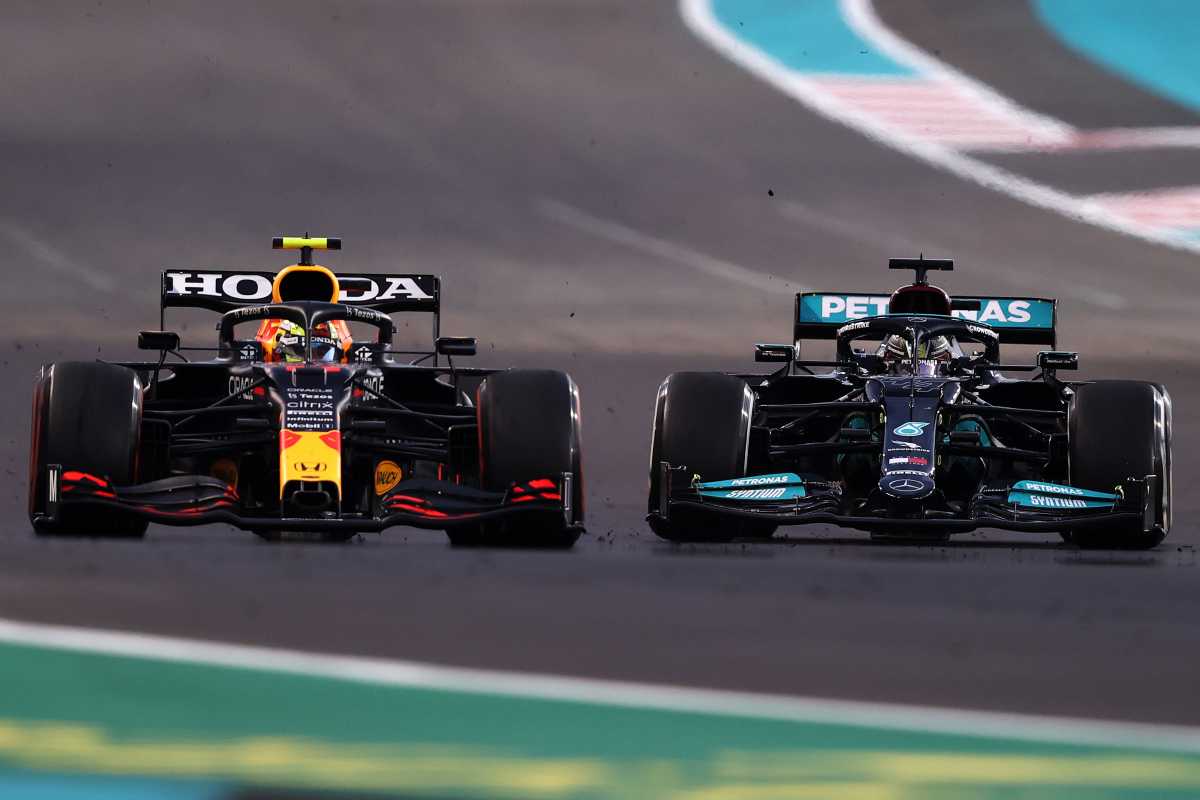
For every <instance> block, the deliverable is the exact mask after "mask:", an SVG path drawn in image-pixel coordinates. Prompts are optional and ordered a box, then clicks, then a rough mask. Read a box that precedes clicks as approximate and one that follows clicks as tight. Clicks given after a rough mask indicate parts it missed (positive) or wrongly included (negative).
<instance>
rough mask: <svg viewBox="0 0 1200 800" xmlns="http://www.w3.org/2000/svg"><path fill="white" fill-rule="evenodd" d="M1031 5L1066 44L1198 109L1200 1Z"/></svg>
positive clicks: (1083, 0) (1084, 0)
mask: <svg viewBox="0 0 1200 800" xmlns="http://www.w3.org/2000/svg"><path fill="white" fill-rule="evenodd" d="M1033 5H1034V9H1035V10H1036V11H1037V14H1038V17H1039V18H1040V19H1041V21H1042V23H1043V24H1044V25H1045V26H1046V27H1047V28H1048V29H1049V30H1050V31H1051V32H1052V33H1054V34H1055V35H1056V36H1057V37H1058V38H1059V39H1061V40H1062V41H1063V42H1064V43H1065V44H1066V45H1067V46H1068V47H1071V48H1072V49H1074V50H1075V51H1077V52H1078V53H1080V54H1081V55H1083V56H1084V57H1086V58H1088V59H1090V60H1091V61H1094V62H1096V63H1098V64H1101V65H1102V66H1104V67H1107V68H1108V69H1110V70H1112V71H1113V72H1116V73H1117V74H1118V75H1120V76H1121V77H1123V78H1125V79H1127V80H1129V81H1131V82H1132V83H1135V84H1137V85H1138V86H1141V87H1142V88H1144V89H1147V90H1148V91H1151V92H1154V93H1155V94H1158V95H1160V96H1162V97H1166V98H1168V99H1170V100H1174V101H1175V102H1177V103H1181V104H1183V105H1185V106H1188V107H1189V108H1191V109H1193V110H1195V111H1198V112H1200V47H1198V46H1197V42H1200V2H1196V0H1035V2H1034V4H1033Z"/></svg>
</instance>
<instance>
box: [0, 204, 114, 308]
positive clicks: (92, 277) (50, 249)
mask: <svg viewBox="0 0 1200 800" xmlns="http://www.w3.org/2000/svg"><path fill="white" fill-rule="evenodd" d="M0 235H3V236H4V237H5V238H6V239H8V240H9V241H10V242H12V243H13V244H14V245H16V246H17V247H19V248H21V249H22V250H24V251H25V252H26V253H27V254H28V255H29V256H30V257H31V258H33V259H35V260H36V261H37V262H38V263H39V264H41V266H43V267H46V268H47V269H49V270H51V271H53V272H57V273H58V274H60V275H65V276H66V277H68V278H74V279H76V280H78V281H80V282H82V283H83V284H85V285H86V286H87V287H88V288H90V289H95V290H96V291H100V292H111V291H112V288H113V282H112V279H111V278H109V277H108V276H107V275H105V274H104V273H102V272H97V271H96V270H94V269H89V268H87V267H85V266H83V265H81V264H77V263H75V262H74V261H73V260H71V259H70V258H69V257H68V256H67V255H66V254H65V253H63V252H62V251H61V250H59V249H58V248H56V247H55V246H54V245H52V244H50V243H49V242H45V241H42V240H41V239H39V238H38V237H37V236H35V235H33V233H31V232H30V231H28V230H26V229H25V228H22V227H20V226H19V225H17V224H16V223H15V222H11V221H3V220H0Z"/></svg>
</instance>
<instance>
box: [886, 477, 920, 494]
mask: <svg viewBox="0 0 1200 800" xmlns="http://www.w3.org/2000/svg"><path fill="white" fill-rule="evenodd" d="M888 488H889V489H891V490H892V491H893V492H899V493H900V494H912V493H914V492H919V491H921V490H922V489H924V488H925V484H923V483H921V482H920V481H914V480H910V479H909V478H898V479H897V480H894V481H892V482H891V483H889V484H888Z"/></svg>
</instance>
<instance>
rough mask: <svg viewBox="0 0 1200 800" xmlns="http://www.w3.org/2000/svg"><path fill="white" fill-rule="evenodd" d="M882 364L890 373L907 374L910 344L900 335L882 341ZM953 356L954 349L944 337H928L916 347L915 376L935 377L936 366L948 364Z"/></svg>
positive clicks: (909, 360)
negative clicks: (886, 366) (884, 364)
mask: <svg viewBox="0 0 1200 800" xmlns="http://www.w3.org/2000/svg"><path fill="white" fill-rule="evenodd" d="M882 350H883V352H882V353H881V355H882V356H883V360H884V362H885V363H886V364H887V365H888V369H889V371H890V372H892V373H895V374H908V373H909V372H911V371H912V363H913V353H912V343H911V342H910V341H909V340H908V339H907V338H905V337H904V336H900V335H892V336H889V337H887V338H886V339H884V340H883V347H882ZM953 355H954V348H953V346H952V345H951V344H950V340H949V339H948V338H946V337H945V336H930V337H928V338H926V339H923V340H921V344H920V345H918V347H917V374H919V375H936V374H937V372H938V366H939V365H940V364H944V363H946V362H948V361H949V360H950V359H951V357H952V356H953Z"/></svg>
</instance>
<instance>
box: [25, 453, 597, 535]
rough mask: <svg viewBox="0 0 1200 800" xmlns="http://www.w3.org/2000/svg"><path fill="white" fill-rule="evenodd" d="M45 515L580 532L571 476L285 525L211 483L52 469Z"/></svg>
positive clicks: (445, 486) (396, 496) (390, 497)
mask: <svg viewBox="0 0 1200 800" xmlns="http://www.w3.org/2000/svg"><path fill="white" fill-rule="evenodd" d="M47 471H48V477H49V480H48V481H47V489H46V502H45V506H44V507H45V511H44V514H43V516H44V517H45V518H46V520H47V521H48V522H54V521H56V520H57V519H58V517H59V515H60V514H61V513H62V509H63V508H64V507H66V506H82V507H88V506H91V507H106V508H115V509H120V510H121V511H124V512H126V513H128V514H130V515H132V516H135V517H140V518H143V519H148V520H150V521H151V522H157V523H161V524H165V525H183V526H187V525H209V524H212V523H227V524H230V525H234V526H237V527H239V528H243V529H246V530H259V531H265V530H279V531H311V532H322V531H330V532H332V531H347V532H349V531H363V532H369V531H382V530H383V529H385V528H390V527H393V526H397V525H405V526H408V527H413V528H430V529H437V530H446V529H453V528H459V527H468V526H471V525H475V524H478V523H480V522H484V521H490V520H496V519H501V518H513V517H519V518H527V519H528V518H543V519H544V518H547V517H552V516H558V517H561V518H562V519H563V520H564V521H565V522H566V524H567V526H568V527H575V526H576V524H577V523H576V522H575V509H574V508H572V498H573V497H574V492H573V488H574V487H573V480H574V476H573V475H572V474H571V473H563V474H562V475H559V476H556V477H555V478H549V477H547V478H538V479H534V480H530V481H527V482H525V483H523V484H514V485H513V486H511V487H510V488H509V489H508V490H507V491H505V492H489V491H485V490H482V489H475V488H472V487H469V486H461V485H459V484H455V483H451V482H449V481H435V480H423V479H413V480H407V481H401V482H400V483H398V484H396V486H395V487H394V488H392V489H391V490H390V491H388V492H387V493H385V494H384V495H382V496H381V497H380V498H379V501H378V511H377V513H376V514H374V515H370V516H368V515H362V514H359V515H350V514H346V515H341V516H330V517H281V516H264V515H261V514H251V513H247V512H246V511H245V510H244V509H243V508H242V503H241V499H240V498H239V497H238V493H237V490H236V489H235V488H234V487H233V486H231V485H230V484H228V483H225V482H224V481H222V480H220V479H218V478H213V477H208V476H204V475H184V476H177V477H172V478H164V479H162V480H157V481H151V482H149V483H143V484H137V485H134V486H114V485H112V484H111V483H110V482H109V481H107V480H106V479H104V478H103V477H100V476H97V475H92V474H89V473H86V472H80V471H78V470H70V469H64V468H63V467H62V466H61V465H57V464H51V465H49V466H48V467H47Z"/></svg>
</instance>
